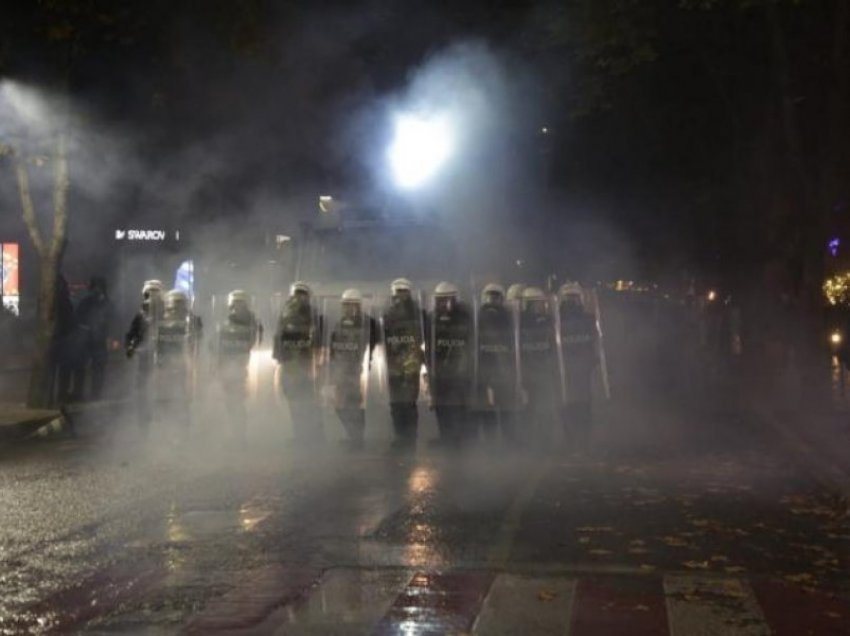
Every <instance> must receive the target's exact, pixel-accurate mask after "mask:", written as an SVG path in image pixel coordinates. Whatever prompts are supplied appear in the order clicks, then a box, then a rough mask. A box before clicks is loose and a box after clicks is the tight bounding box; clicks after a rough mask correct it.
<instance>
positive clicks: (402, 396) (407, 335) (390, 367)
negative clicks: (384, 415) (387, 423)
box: [382, 278, 424, 451]
mask: <svg viewBox="0 0 850 636" xmlns="http://www.w3.org/2000/svg"><path fill="white" fill-rule="evenodd" d="M390 290H391V293H392V300H391V303H392V304H391V305H390V307H389V308H388V309H387V311H386V312H385V313H384V316H383V319H382V324H383V336H384V346H385V349H386V360H387V379H388V384H389V394H390V415H391V417H392V421H393V431H394V433H395V439H394V440H393V444H392V447H393V448H394V449H396V450H403V451H410V450H413V449H415V447H416V437H417V432H418V428H419V411H418V407H417V404H416V403H417V401H418V399H419V380H420V377H421V369H422V363H423V355H424V354H423V351H422V346H423V337H424V319H423V315H422V309H421V308H420V307H419V304H418V303H416V302H415V301H414V300H413V296H412V294H411V291H412V284H411V282H410V281H409V280H407V279H406V278H397V279H396V280H394V281H393V282H392V284H391V285H390Z"/></svg>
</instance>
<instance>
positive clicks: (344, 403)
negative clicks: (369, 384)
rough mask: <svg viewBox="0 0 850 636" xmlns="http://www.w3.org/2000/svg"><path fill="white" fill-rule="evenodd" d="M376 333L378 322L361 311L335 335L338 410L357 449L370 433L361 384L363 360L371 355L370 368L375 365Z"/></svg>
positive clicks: (345, 318)
mask: <svg viewBox="0 0 850 636" xmlns="http://www.w3.org/2000/svg"><path fill="white" fill-rule="evenodd" d="M376 331H377V330H376V327H375V321H374V320H373V319H372V318H370V317H368V316H364V315H363V314H362V312H361V313H358V314H357V315H356V316H343V317H342V318H340V320H339V322H337V324H336V326H335V327H334V330H333V333H332V334H331V346H330V374H331V383H332V384H333V386H334V387H335V389H334V407H335V409H336V414H337V416H338V417H339V421H340V422H342V426H343V428H344V429H345V433H346V435H347V436H348V441H349V442H351V444H352V445H354V446H355V447H360V446H362V445H363V436H364V433H365V430H366V410H365V408H364V399H363V398H364V396H363V387H362V385H361V375H362V371H363V358H364V356H367V355H368V362H367V368H368V366H371V361H372V350H373V349H374V348H375V339H376ZM367 352H368V353H367Z"/></svg>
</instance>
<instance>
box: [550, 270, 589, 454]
mask: <svg viewBox="0 0 850 636" xmlns="http://www.w3.org/2000/svg"><path fill="white" fill-rule="evenodd" d="M559 295H560V297H561V298H560V303H559V311H558V314H559V315H558V319H559V321H560V325H559V328H560V335H561V353H562V356H563V373H564V378H563V379H564V384H565V398H566V399H565V404H564V410H563V426H564V433H565V435H566V438H567V439H568V440H572V442H573V445H574V449H575V450H579V451H584V450H586V449H587V444H588V441H589V438H590V429H591V424H592V411H591V402H592V390H591V388H592V384H591V382H592V376H593V370H594V369H595V368H596V364H597V360H598V343H599V334H598V330H597V327H596V317H595V316H594V315H593V314H591V313H590V312H588V311H586V310H585V308H584V299H583V298H584V297H583V292H582V289H581V287H580V286H579V285H578V284H577V283H569V284H566V285H564V286H563V287H561V290H560V294H559Z"/></svg>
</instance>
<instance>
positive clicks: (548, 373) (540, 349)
mask: <svg viewBox="0 0 850 636" xmlns="http://www.w3.org/2000/svg"><path fill="white" fill-rule="evenodd" d="M522 302H523V308H522V313H521V315H520V365H521V372H522V386H523V390H524V392H525V397H526V409H525V412H526V423H527V425H528V429H529V430H528V433H529V434H530V435H531V436H533V437H535V438H536V441H537V443H538V444H539V445H541V446H543V447H545V445H546V444H548V442H549V441H550V439H551V436H552V433H553V428H554V422H555V419H556V417H557V408H558V404H559V402H560V400H559V397H560V395H559V394H560V390H559V384H560V382H559V377H560V372H559V369H558V357H557V349H556V342H555V324H554V320H553V318H552V313H551V311H550V308H549V301H548V299H547V298H546V295H545V294H544V293H543V291H542V290H541V289H539V288H537V287H528V288H526V289H525V290H524V291H523V293H522Z"/></svg>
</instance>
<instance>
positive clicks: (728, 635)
mask: <svg viewBox="0 0 850 636" xmlns="http://www.w3.org/2000/svg"><path fill="white" fill-rule="evenodd" d="M664 591H665V593H666V595H667V599H666V600H667V616H668V619H669V621H670V634H671V636H703V635H704V636H711V635H712V634H723V636H770V633H771V632H770V628H769V627H768V626H767V621H766V619H765V616H764V613H763V612H762V610H761V607H760V606H759V604H758V601H757V600H756V597H755V594H753V591H752V589H751V588H750V586H749V585H747V584H746V583H745V582H742V581H740V580H739V579H707V578H704V577H694V576H665V577H664Z"/></svg>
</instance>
